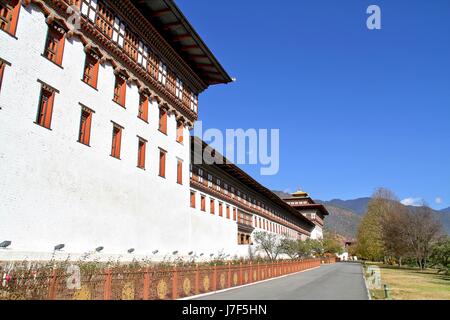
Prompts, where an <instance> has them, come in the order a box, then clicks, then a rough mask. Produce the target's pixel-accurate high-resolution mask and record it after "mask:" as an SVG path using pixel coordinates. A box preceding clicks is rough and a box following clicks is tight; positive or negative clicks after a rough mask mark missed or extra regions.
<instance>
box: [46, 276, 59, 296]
mask: <svg viewBox="0 0 450 320" xmlns="http://www.w3.org/2000/svg"><path fill="white" fill-rule="evenodd" d="M56 280H57V278H56V269H53V271H52V277H51V279H50V285H49V288H48V299H49V300H55V298H56Z"/></svg>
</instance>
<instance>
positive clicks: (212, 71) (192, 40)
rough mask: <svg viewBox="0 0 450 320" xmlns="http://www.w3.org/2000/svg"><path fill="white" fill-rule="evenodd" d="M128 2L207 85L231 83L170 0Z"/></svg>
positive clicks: (132, 0) (136, 0) (133, 0)
mask: <svg viewBox="0 0 450 320" xmlns="http://www.w3.org/2000/svg"><path fill="white" fill-rule="evenodd" d="M131 2H132V3H133V4H134V5H135V6H136V7H137V8H138V10H139V11H140V12H141V13H142V14H143V16H144V17H146V18H147V19H148V20H149V21H150V23H151V24H152V25H153V26H154V27H155V28H156V29H157V30H158V32H159V33H160V34H161V35H162V36H163V37H164V38H165V40H166V41H167V42H168V43H169V44H170V45H171V46H172V48H173V49H174V50H176V52H178V54H179V55H180V56H181V57H182V58H183V59H184V60H185V61H186V63H187V64H188V65H189V66H190V67H191V69H192V70H194V71H195V72H196V73H197V74H198V76H199V77H200V78H201V79H202V80H203V81H204V82H205V83H206V84H207V85H215V84H220V83H230V82H232V79H231V77H230V76H229V75H228V73H227V72H226V71H225V69H224V68H223V67H222V66H221V64H220V63H219V61H218V60H217V59H216V57H215V56H214V55H213V53H212V52H211V50H209V48H208V47H207V46H206V44H205V43H204V42H203V40H202V39H201V38H200V36H199V35H198V33H197V32H196V31H195V30H194V28H193V27H192V25H191V24H190V23H189V21H188V20H187V19H186V17H185V16H184V14H183V13H182V12H181V10H180V9H179V8H178V6H177V5H176V4H175V2H174V1H173V0H131Z"/></svg>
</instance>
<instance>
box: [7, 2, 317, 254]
mask: <svg viewBox="0 0 450 320" xmlns="http://www.w3.org/2000/svg"><path fill="white" fill-rule="evenodd" d="M230 82H232V79H231V77H230V76H229V75H228V73H227V72H226V71H225V70H224V68H223V67H222V66H221V64H220V63H219V62H218V60H217V59H216V58H215V56H214V55H213V54H212V53H211V51H210V50H209V49H208V47H207V46H206V44H205V43H204V42H203V40H202V39H201V38H200V36H199V35H198V34H197V32H196V31H195V30H194V28H193V27H192V25H191V24H190V23H189V22H188V21H187V19H186V17H185V16H184V15H183V13H182V12H181V11H180V9H179V8H178V7H177V6H176V4H175V3H174V2H173V1H172V0H24V1H19V0H1V1H0V146H1V148H0V191H1V192H0V218H1V223H0V243H2V242H5V241H6V242H5V243H9V242H10V243H9V244H8V246H7V247H6V248H0V260H5V259H6V260H19V259H24V258H27V259H36V260H38V259H40V260H46V259H50V258H51V257H53V256H54V255H55V254H56V255H59V254H63V253H64V254H70V255H71V257H72V258H74V259H76V258H77V257H80V256H83V255H84V254H86V253H93V254H97V251H101V254H102V255H104V256H126V257H129V258H130V259H131V258H134V257H135V255H139V256H149V255H150V256H151V255H156V254H157V255H160V256H164V255H166V254H173V253H174V252H177V253H178V254H180V255H186V254H187V253H188V252H192V251H195V252H197V253H199V252H201V253H204V254H205V255H206V254H208V255H209V254H210V253H211V254H212V253H217V252H225V253H228V254H230V255H236V254H237V255H245V254H247V252H248V247H249V246H251V244H252V243H253V235H254V232H255V231H258V230H264V231H266V232H272V233H275V234H279V235H280V236H281V235H283V236H288V237H292V238H298V239H305V238H307V237H310V236H314V235H315V234H316V233H317V234H319V232H318V231H317V232H316V231H315V230H316V229H317V228H318V226H319V225H320V224H319V223H318V221H319V220H315V219H312V218H311V216H308V215H307V214H304V213H303V212H302V211H298V210H297V207H296V206H295V205H294V206H290V205H289V203H286V202H284V201H282V200H281V199H280V198H278V197H277V196H276V195H275V194H273V193H272V192H271V191H269V190H268V189H266V188H265V187H263V186H262V185H260V184H259V183H257V182H256V181H255V180H254V179H252V178H251V177H250V176H249V175H247V174H246V173H245V172H243V171H242V170H241V169H239V168H238V167H237V166H235V165H233V164H224V165H220V164H217V165H206V164H194V163H192V164H191V157H193V156H195V154H194V149H193V145H194V144H195V143H196V142H195V141H197V143H201V144H202V148H207V146H206V145H205V144H204V143H203V142H201V140H200V141H199V140H198V139H193V138H191V137H190V130H191V129H193V127H194V124H195V122H196V120H197V119H198V110H199V104H198V101H199V94H201V93H202V92H203V91H205V90H206V89H207V88H208V87H209V86H212V85H217V84H227V83H230ZM318 211H320V210H318ZM315 212H317V210H316V211H315ZM319 217H322V219H323V214H321V213H320V212H319V213H318V214H317V218H319ZM310 220H311V221H310ZM322 226H323V222H322ZM99 248H101V249H102V250H97V251H96V249H99ZM130 249H133V250H130ZM128 252H133V256H131V255H129V253H128Z"/></svg>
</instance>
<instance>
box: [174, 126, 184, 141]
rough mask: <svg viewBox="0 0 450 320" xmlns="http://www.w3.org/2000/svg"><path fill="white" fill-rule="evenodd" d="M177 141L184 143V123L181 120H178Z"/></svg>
mask: <svg viewBox="0 0 450 320" xmlns="http://www.w3.org/2000/svg"><path fill="white" fill-rule="evenodd" d="M176 140H177V142H178V143H180V144H183V143H184V123H183V122H181V121H178V122H177V139H176Z"/></svg>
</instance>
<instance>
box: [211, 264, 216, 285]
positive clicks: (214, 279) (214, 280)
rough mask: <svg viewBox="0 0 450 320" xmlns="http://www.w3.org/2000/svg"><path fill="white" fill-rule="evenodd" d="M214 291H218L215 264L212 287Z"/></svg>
mask: <svg viewBox="0 0 450 320" xmlns="http://www.w3.org/2000/svg"><path fill="white" fill-rule="evenodd" d="M212 289H213V291H217V264H214V267H213V285H212Z"/></svg>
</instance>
